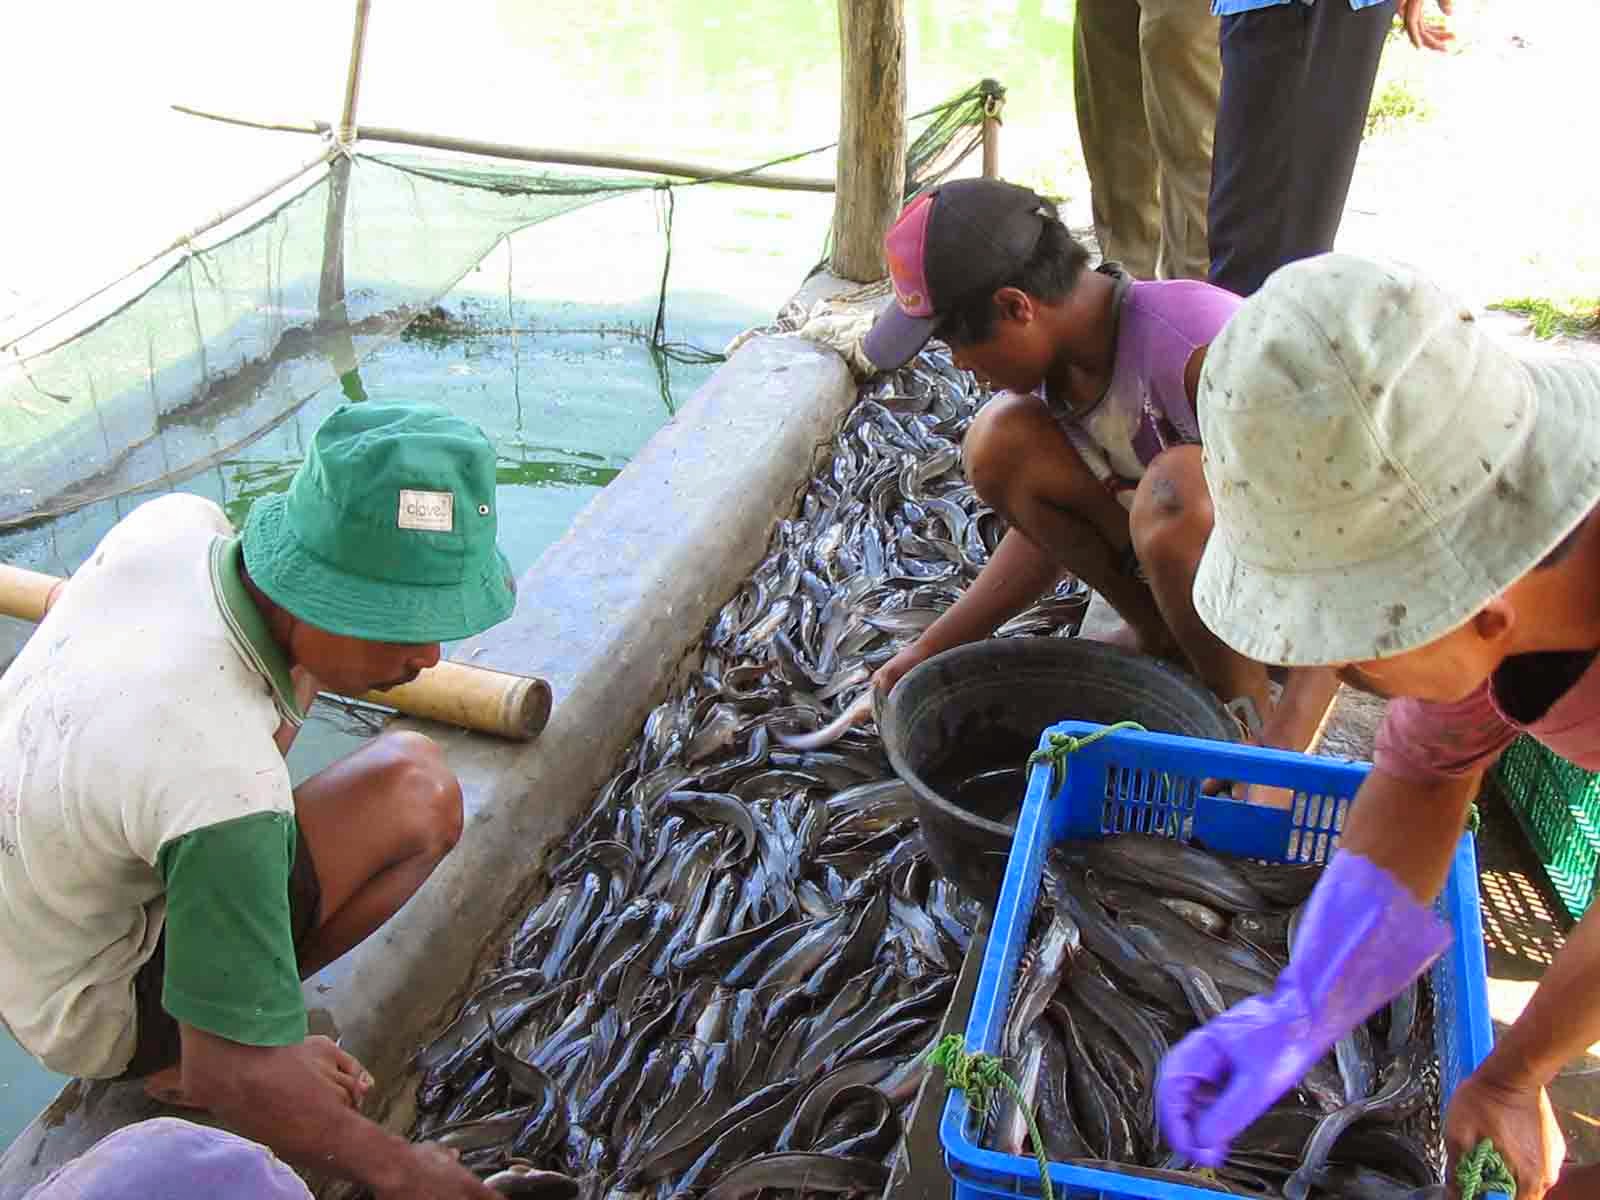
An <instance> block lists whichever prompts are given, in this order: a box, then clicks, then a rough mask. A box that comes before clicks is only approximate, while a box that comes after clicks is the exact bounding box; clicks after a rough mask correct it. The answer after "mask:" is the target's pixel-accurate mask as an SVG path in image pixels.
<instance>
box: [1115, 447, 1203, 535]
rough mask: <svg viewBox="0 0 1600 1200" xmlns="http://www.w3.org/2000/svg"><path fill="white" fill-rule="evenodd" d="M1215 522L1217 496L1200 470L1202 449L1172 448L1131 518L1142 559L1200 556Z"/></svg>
mask: <svg viewBox="0 0 1600 1200" xmlns="http://www.w3.org/2000/svg"><path fill="white" fill-rule="evenodd" d="M1191 451H1192V453H1191ZM1191 459H1192V461H1190V460H1191ZM1211 522H1212V512H1211V496H1210V494H1209V493H1208V492H1207V491H1206V487H1205V476H1204V475H1203V474H1202V473H1201V471H1200V465H1199V448H1198V447H1183V448H1182V449H1181V450H1169V451H1168V452H1167V453H1166V454H1164V455H1162V456H1161V457H1160V458H1158V459H1156V461H1155V462H1154V463H1152V464H1151V465H1150V469H1149V470H1148V471H1146V473H1145V477H1144V479H1142V480H1141V481H1140V483H1139V490H1138V491H1137V492H1136V493H1134V498H1133V511H1132V512H1131V513H1130V514H1129V519H1128V529H1129V533H1130V534H1131V535H1132V537H1133V547H1134V551H1135V553H1137V554H1138V556H1139V558H1140V560H1141V561H1144V562H1150V561H1152V560H1153V559H1161V558H1170V557H1172V556H1174V555H1184V556H1188V555H1191V554H1194V553H1196V552H1197V551H1198V549H1199V547H1201V546H1204V544H1205V540H1206V538H1207V537H1209V536H1210V533H1211Z"/></svg>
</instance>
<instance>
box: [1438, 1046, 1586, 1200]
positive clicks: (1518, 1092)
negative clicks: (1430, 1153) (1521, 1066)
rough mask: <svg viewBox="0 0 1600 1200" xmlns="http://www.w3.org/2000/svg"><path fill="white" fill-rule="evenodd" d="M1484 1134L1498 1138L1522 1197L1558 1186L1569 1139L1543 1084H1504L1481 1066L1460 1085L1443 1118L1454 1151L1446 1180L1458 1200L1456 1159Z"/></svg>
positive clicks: (1530, 1199) (1533, 1199)
mask: <svg viewBox="0 0 1600 1200" xmlns="http://www.w3.org/2000/svg"><path fill="white" fill-rule="evenodd" d="M1484 1138H1489V1139H1491V1140H1492V1141H1493V1142H1494V1145H1495V1149H1496V1150H1498V1151H1499V1152H1500V1156H1501V1157H1502V1158H1504V1159H1505V1160H1506V1166H1508V1167H1509V1168H1511V1174H1512V1175H1513V1176H1514V1177H1515V1178H1516V1181H1517V1200H1539V1197H1541V1196H1543V1195H1544V1194H1545V1193H1546V1192H1547V1191H1548V1190H1549V1189H1550V1188H1551V1187H1553V1186H1554V1185H1555V1182H1556V1176H1557V1174H1558V1173H1559V1172H1560V1170H1561V1162H1562V1160H1563V1159H1564V1158H1566V1156H1567V1143H1566V1139H1565V1138H1563V1137H1562V1136H1561V1127H1560V1126H1559V1125H1558V1124H1556V1116H1555V1112H1554V1110H1553V1109H1552V1108H1551V1107H1550V1097H1549V1095H1548V1094H1547V1093H1546V1092H1545V1090H1544V1088H1542V1087H1540V1088H1532V1089H1529V1088H1525V1087H1518V1086H1516V1085H1513V1084H1507V1083H1503V1082H1501V1081H1500V1080H1498V1079H1497V1078H1496V1077H1495V1075H1494V1073H1493V1068H1492V1066H1489V1067H1487V1068H1480V1069H1479V1070H1478V1071H1477V1073H1475V1074H1473V1075H1470V1076H1468V1077H1467V1078H1466V1079H1465V1080H1464V1081H1463V1082H1462V1084H1461V1085H1460V1086H1459V1087H1458V1088H1456V1091H1455V1095H1454V1096H1452V1097H1451V1099H1450V1107H1449V1108H1448V1109H1446V1110H1445V1117H1444V1141H1445V1151H1446V1154H1447V1155H1448V1156H1449V1165H1448V1166H1447V1167H1446V1169H1445V1180H1446V1182H1447V1183H1448V1184H1449V1188H1450V1191H1449V1194H1450V1196H1451V1197H1452V1200H1459V1195H1460V1194H1459V1192H1458V1191H1457V1190H1456V1186H1455V1177H1456V1164H1457V1163H1458V1162H1460V1160H1461V1158H1462V1156H1463V1155H1465V1154H1467V1153H1468V1152H1470V1151H1471V1150H1472V1149H1473V1147H1475V1146H1476V1145H1477V1144H1478V1143H1479V1142H1480V1141H1482V1140H1483V1139H1484Z"/></svg>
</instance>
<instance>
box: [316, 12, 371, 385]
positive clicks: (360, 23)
mask: <svg viewBox="0 0 1600 1200" xmlns="http://www.w3.org/2000/svg"><path fill="white" fill-rule="evenodd" d="M370 7H371V0H356V27H355V32H354V33H353V34H352V36H351V42H350V66H349V69H348V70H347V71H346V73H345V81H344V107H343V108H341V109H340V111H339V130H338V143H339V146H340V147H341V148H344V147H348V146H349V145H350V143H351V141H352V139H353V138H354V137H355V121H356V100H357V98H358V97H359V96H360V94H361V60H362V55H363V53H364V51H365V49H366V44H367V14H368V12H369V10H370ZM349 196H350V156H349V155H348V154H341V155H339V157H338V158H336V159H334V160H333V167H332V169H331V170H330V172H329V176H328V207H327V211H326V215H325V216H324V218H323V227H322V239H323V241H322V278H321V279H320V280H319V281H318V285H317V314H318V317H319V318H320V320H321V321H322V323H323V324H324V325H328V326H333V327H339V326H343V325H344V324H345V323H346V321H345V311H344V214H345V208H346V206H347V204H348V202H349ZM351 365H354V364H353V363H352V364H351ZM344 369H348V368H344ZM341 373H342V372H341Z"/></svg>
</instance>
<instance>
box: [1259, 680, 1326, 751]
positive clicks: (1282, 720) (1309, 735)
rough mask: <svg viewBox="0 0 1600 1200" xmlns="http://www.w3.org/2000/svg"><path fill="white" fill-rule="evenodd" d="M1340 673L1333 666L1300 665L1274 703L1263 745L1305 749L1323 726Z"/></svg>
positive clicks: (1264, 727)
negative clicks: (1281, 694) (1323, 719)
mask: <svg viewBox="0 0 1600 1200" xmlns="http://www.w3.org/2000/svg"><path fill="white" fill-rule="evenodd" d="M1338 690H1339V676H1338V675H1337V674H1336V673H1335V672H1334V670H1333V668H1332V667H1296V668H1294V669H1293V670H1291V671H1290V672H1289V674H1288V677H1287V678H1286V679H1285V680H1284V683H1283V697H1282V698H1281V699H1280V700H1279V701H1278V703H1277V704H1276V705H1275V706H1274V707H1273V710H1272V715H1271V716H1270V717H1268V718H1267V720H1266V722H1265V723H1264V724H1263V726H1262V729H1261V736H1260V738H1259V739H1257V740H1258V741H1259V742H1260V744H1261V745H1263V746H1276V747H1278V748H1279V749H1282V750H1294V751H1296V752H1300V751H1304V750H1305V749H1307V747H1309V746H1310V745H1311V741H1312V739H1313V738H1315V737H1316V735H1317V730H1318V729H1320V728H1321V727H1322V718H1323V717H1324V716H1325V715H1326V714H1327V712H1328V705H1329V703H1330V702H1331V701H1332V700H1333V697H1334V693H1335V692H1337V691H1338Z"/></svg>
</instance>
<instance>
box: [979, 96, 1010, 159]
mask: <svg viewBox="0 0 1600 1200" xmlns="http://www.w3.org/2000/svg"><path fill="white" fill-rule="evenodd" d="M982 91H984V179H998V178H1000V114H1002V112H1003V110H1005V88H1003V86H1000V83H997V82H995V80H992V78H986V80H984V82H982Z"/></svg>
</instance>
